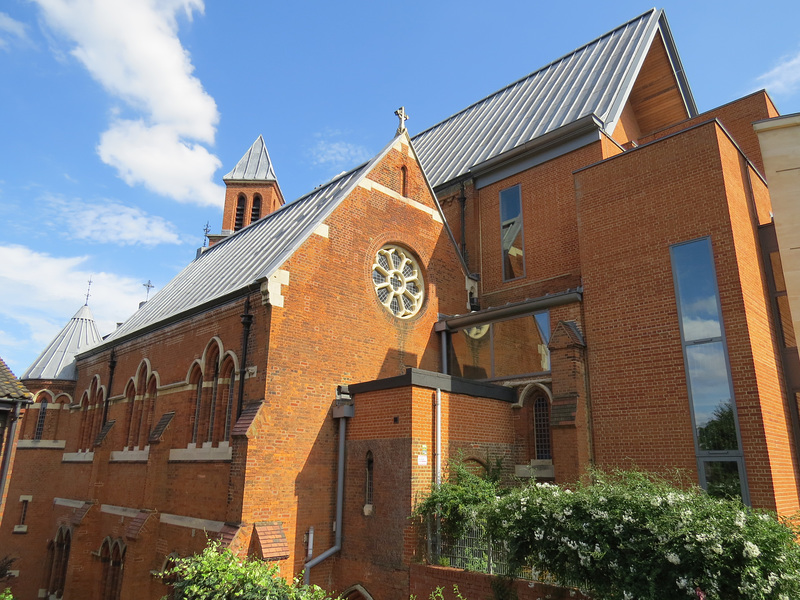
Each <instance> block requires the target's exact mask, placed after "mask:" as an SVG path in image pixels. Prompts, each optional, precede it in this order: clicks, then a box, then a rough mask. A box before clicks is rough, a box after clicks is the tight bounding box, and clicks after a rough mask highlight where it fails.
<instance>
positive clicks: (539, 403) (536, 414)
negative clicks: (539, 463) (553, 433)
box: [533, 396, 553, 460]
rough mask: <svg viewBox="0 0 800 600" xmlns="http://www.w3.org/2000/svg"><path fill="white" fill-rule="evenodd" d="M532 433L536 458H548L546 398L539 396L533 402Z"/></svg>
mask: <svg viewBox="0 0 800 600" xmlns="http://www.w3.org/2000/svg"><path fill="white" fill-rule="evenodd" d="M533 433H534V437H535V438H536V446H535V448H536V459H537V460H549V459H552V458H553V456H552V454H551V450H550V404H549V402H548V401H547V398H545V397H543V396H539V397H538V398H536V402H534V404H533Z"/></svg>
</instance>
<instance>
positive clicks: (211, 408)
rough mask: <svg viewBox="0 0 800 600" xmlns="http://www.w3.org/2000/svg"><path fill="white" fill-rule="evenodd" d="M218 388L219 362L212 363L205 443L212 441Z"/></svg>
mask: <svg viewBox="0 0 800 600" xmlns="http://www.w3.org/2000/svg"><path fill="white" fill-rule="evenodd" d="M218 387H219V361H218V360H217V361H215V362H214V379H213V380H212V382H211V405H210V406H209V408H208V435H207V436H206V441H207V442H210V441H212V440H213V439H214V421H215V417H216V416H217V414H216V411H217V388H218Z"/></svg>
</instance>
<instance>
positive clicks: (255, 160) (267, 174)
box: [222, 135, 278, 181]
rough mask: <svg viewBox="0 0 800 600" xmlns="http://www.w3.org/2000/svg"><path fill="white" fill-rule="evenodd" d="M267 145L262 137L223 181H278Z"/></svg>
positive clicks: (259, 137)
mask: <svg viewBox="0 0 800 600" xmlns="http://www.w3.org/2000/svg"><path fill="white" fill-rule="evenodd" d="M277 180H278V178H277V177H275V170H274V169H273V168H272V159H271V158H270V157H269V152H267V145H266V144H265V143H264V138H263V137H261V136H260V135H259V136H258V138H257V139H256V141H255V142H253V145H252V146H250V149H249V150H248V151H247V152H245V153H244V156H242V158H240V159H239V162H238V163H236V166H235V167H234V168H233V170H232V171H231V172H230V173H228V174H227V175H225V176H224V177H223V178H222V181H277Z"/></svg>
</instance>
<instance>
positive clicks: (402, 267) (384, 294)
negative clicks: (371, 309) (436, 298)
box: [372, 246, 425, 319]
mask: <svg viewBox="0 0 800 600" xmlns="http://www.w3.org/2000/svg"><path fill="white" fill-rule="evenodd" d="M372 283H373V285H374V286H375V293H376V294H377V295H378V300H380V302H381V304H383V306H384V307H386V310H388V311H389V312H391V313H392V314H393V315H394V316H395V317H399V318H400V319H408V318H409V317H413V316H414V315H415V314H417V313H418V312H419V309H420V307H422V300H423V296H424V289H425V286H424V284H423V282H422V273H421V272H420V268H419V265H418V264H417V261H416V260H415V259H414V257H413V256H411V253H410V252H408V251H407V250H404V249H403V248H400V247H398V246H384V247H383V248H381V249H380V250H378V253H377V254H376V255H375V264H373V265H372Z"/></svg>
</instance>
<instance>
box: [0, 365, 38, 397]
mask: <svg viewBox="0 0 800 600" xmlns="http://www.w3.org/2000/svg"><path fill="white" fill-rule="evenodd" d="M30 398H33V394H31V393H30V392H29V391H28V388H26V387H25V386H24V385H22V384H21V383H20V381H19V379H17V378H16V377H14V373H12V372H11V369H9V368H8V365H7V364H6V363H5V361H4V360H3V359H2V358H0V399H10V400H27V399H30Z"/></svg>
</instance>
